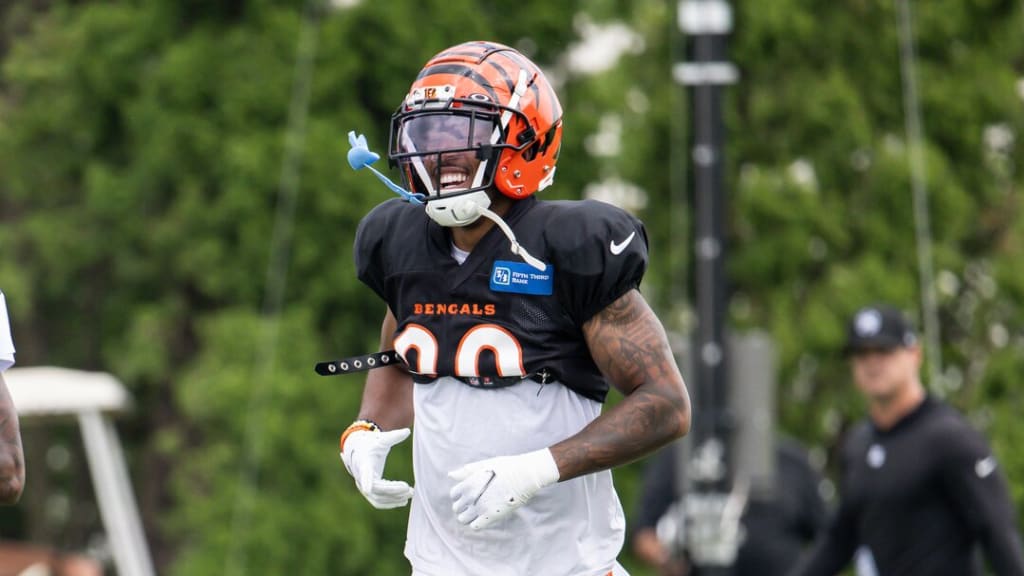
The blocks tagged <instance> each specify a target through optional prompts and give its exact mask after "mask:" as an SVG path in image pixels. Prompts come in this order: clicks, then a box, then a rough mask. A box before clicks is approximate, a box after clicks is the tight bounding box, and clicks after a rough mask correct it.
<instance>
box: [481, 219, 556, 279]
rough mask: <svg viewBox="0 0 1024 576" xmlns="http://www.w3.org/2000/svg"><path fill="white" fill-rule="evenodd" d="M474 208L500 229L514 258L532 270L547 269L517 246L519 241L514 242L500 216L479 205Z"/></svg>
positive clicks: (512, 234)
mask: <svg viewBox="0 0 1024 576" xmlns="http://www.w3.org/2000/svg"><path fill="white" fill-rule="evenodd" d="M476 206H477V208H478V209H479V210H480V215H481V216H486V217H487V218H488V219H489V220H491V221H492V222H494V223H495V224H497V225H498V228H501V231H502V232H504V233H505V236H506V237H508V239H509V241H510V242H511V243H512V246H511V250H512V253H513V254H515V255H516V256H519V257H520V258H522V259H523V260H524V261H525V262H526V263H527V264H529V265H530V266H533V267H534V268H536V269H537V270H540V271H541V272H543V271H544V270H545V269H547V265H546V264H544V263H543V262H541V261H540V260H538V259H537V258H534V257H533V256H532V255H530V253H529V252H527V251H526V248H523V247H522V245H521V244H519V241H518V240H516V235H515V233H514V232H512V229H511V228H509V226H508V224H506V223H505V221H504V220H502V218H501V216H498V215H497V214H495V213H494V212H492V211H491V210H490V209H488V208H484V207H483V206H480V205H479V204H477V205H476Z"/></svg>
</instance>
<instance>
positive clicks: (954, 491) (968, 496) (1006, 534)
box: [933, 419, 1024, 574]
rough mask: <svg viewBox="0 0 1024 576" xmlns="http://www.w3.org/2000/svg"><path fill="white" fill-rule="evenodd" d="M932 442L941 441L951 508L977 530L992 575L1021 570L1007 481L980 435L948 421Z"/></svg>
mask: <svg viewBox="0 0 1024 576" xmlns="http://www.w3.org/2000/svg"><path fill="white" fill-rule="evenodd" d="M933 445H935V446H943V447H944V453H943V454H942V458H941V461H940V465H939V466H940V470H941V474H942V479H943V484H944V486H945V488H946V492H947V494H948V496H949V498H950V501H951V502H953V504H954V506H955V507H956V509H957V513H958V514H959V515H960V517H961V518H963V519H964V521H965V522H966V523H967V525H968V527H969V528H970V529H971V531H972V532H973V533H974V534H976V535H977V537H978V539H979V541H980V542H981V544H982V547H983V548H984V550H985V555H986V556H987V557H988V560H989V563H990V564H991V566H992V569H993V570H994V572H995V573H996V574H1024V550H1022V545H1021V538H1020V533H1019V532H1018V531H1017V519H1016V515H1015V513H1014V506H1013V502H1012V500H1011V499H1010V491H1009V486H1008V485H1007V481H1006V477H1005V476H1004V475H1003V473H1002V470H1001V469H1000V466H999V463H998V461H997V460H996V458H995V455H994V454H993V453H992V451H991V450H990V448H989V446H988V442H987V441H986V440H985V438H984V436H982V434H981V433H980V432H978V431H977V430H975V429H974V428H972V427H971V426H970V425H969V424H967V423H966V422H964V421H959V420H957V421H952V419H950V421H948V422H947V425H946V426H944V427H943V429H942V430H941V432H940V433H939V438H937V442H935V443H934V444H933Z"/></svg>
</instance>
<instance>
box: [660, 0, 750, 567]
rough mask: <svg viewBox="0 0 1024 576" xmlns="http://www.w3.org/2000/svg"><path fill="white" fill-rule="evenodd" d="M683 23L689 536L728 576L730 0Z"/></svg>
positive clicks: (683, 5) (689, 0) (699, 0)
mask: <svg viewBox="0 0 1024 576" xmlns="http://www.w3.org/2000/svg"><path fill="white" fill-rule="evenodd" d="M678 16H679V27H680V29H681V30H682V31H683V33H684V34H686V36H687V40H688V45H689V50H688V53H689V55H690V58H691V61H690V62H686V63H682V64H677V65H676V66H675V67H674V70H673V75H674V76H675V79H676V80H677V81H679V82H681V83H682V84H685V85H688V86H690V87H691V95H692V103H693V106H692V127H693V147H692V149H691V161H692V163H693V169H692V171H691V173H692V174H693V179H694V203H693V206H694V217H695V223H694V231H695V238H694V251H695V274H694V277H695V284H696V286H695V290H694V296H695V300H696V311H697V329H696V332H695V334H694V346H693V350H694V353H695V357H694V374H695V376H696V388H697V390H696V394H695V402H694V422H693V430H692V431H691V444H692V447H693V449H692V454H691V459H690V460H689V461H688V462H687V463H686V465H687V482H688V487H687V490H686V492H687V497H686V510H687V512H686V514H687V517H688V520H689V521H688V523H687V525H688V528H687V540H688V545H687V546H688V549H689V551H690V555H691V558H692V560H693V562H694V563H695V564H696V565H697V566H699V567H700V568H701V574H705V575H708V574H710V575H712V576H715V575H717V574H725V573H726V571H727V570H728V567H729V565H730V564H731V563H732V561H733V558H734V556H735V549H736V546H737V536H736V534H737V530H736V528H737V524H738V515H737V510H736V502H737V500H736V498H734V497H731V495H730V491H731V490H732V474H731V470H730V468H731V463H730V460H731V458H730V437H729V436H730V430H729V429H730V426H729V421H728V414H727V403H728V395H727V382H728V380H727V375H726V366H727V362H726V355H727V346H726V343H725V315H726V306H727V295H728V289H727V287H726V282H725V266H724V260H725V252H726V250H725V233H724V230H725V212H726V195H725V186H724V178H723V172H724V170H723V164H722V158H723V156H724V154H723V148H724V146H723V143H724V139H725V138H724V137H725V130H724V122H723V120H722V91H723V85H724V84H730V83H732V82H734V81H735V79H736V70H735V67H734V66H733V65H732V64H730V63H728V62H727V61H726V60H725V58H726V35H727V34H728V33H729V32H730V31H731V30H732V9H731V7H730V6H729V4H728V3H727V2H726V1H725V0H683V1H681V2H680V3H679V13H678Z"/></svg>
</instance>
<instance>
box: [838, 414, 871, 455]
mask: <svg viewBox="0 0 1024 576" xmlns="http://www.w3.org/2000/svg"><path fill="white" fill-rule="evenodd" d="M874 430H875V429H874V426H872V424H871V421H870V420H868V419H867V418H862V419H861V420H858V421H857V422H856V423H854V424H853V426H851V427H850V428H849V429H848V430H847V431H846V433H845V434H844V435H843V448H844V449H845V450H846V452H847V453H849V452H856V451H862V450H866V449H867V447H868V445H869V444H871V440H872V438H873V437H874Z"/></svg>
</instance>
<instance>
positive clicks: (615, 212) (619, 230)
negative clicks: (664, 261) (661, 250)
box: [537, 200, 647, 256]
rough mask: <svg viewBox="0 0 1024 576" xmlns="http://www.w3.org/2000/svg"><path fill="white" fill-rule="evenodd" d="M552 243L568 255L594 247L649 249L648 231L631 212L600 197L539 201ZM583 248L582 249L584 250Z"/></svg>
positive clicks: (579, 254) (545, 234) (560, 252)
mask: <svg viewBox="0 0 1024 576" xmlns="http://www.w3.org/2000/svg"><path fill="white" fill-rule="evenodd" d="M537 209H538V210H537V212H538V213H537V216H539V217H540V218H539V220H540V221H542V222H543V225H544V237H545V239H546V240H547V244H548V247H549V248H550V249H552V250H553V251H554V252H555V253H558V254H562V255H565V256H572V255H576V256H582V255H583V254H585V253H588V252H591V251H594V250H604V251H607V250H609V249H610V250H611V253H612V254H613V255H618V254H620V253H622V252H623V251H626V248H629V249H630V250H629V251H637V250H638V249H639V251H642V252H644V253H646V249H647V232H646V230H645V229H644V226H643V223H642V222H641V221H640V220H639V219H638V218H637V217H635V216H633V215H632V214H630V213H629V212H627V211H625V210H623V209H622V208H619V207H618V206H614V205H612V204H608V203H607V202H601V201H598V200H546V201H542V202H538V203H537ZM581 251H582V252H581Z"/></svg>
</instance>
